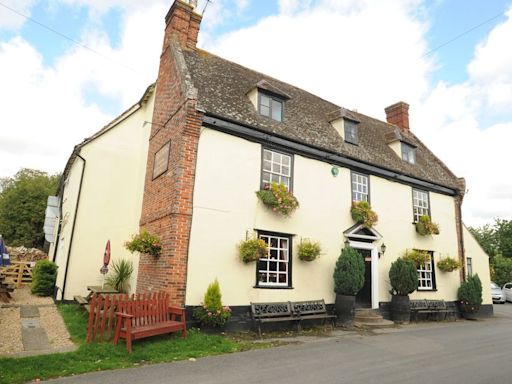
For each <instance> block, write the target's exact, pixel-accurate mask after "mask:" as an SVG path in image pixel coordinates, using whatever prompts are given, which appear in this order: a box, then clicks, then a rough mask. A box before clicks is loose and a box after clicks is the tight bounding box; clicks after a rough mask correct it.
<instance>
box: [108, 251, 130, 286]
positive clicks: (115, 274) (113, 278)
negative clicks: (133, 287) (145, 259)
mask: <svg viewBox="0 0 512 384" xmlns="http://www.w3.org/2000/svg"><path fill="white" fill-rule="evenodd" d="M132 273H133V263H132V262H131V261H129V260H125V259H120V260H114V262H113V263H112V272H111V273H110V274H109V275H108V276H107V284H108V285H110V286H111V287H112V288H114V289H116V290H118V291H119V292H121V293H129V292H130V278H131V276H132Z"/></svg>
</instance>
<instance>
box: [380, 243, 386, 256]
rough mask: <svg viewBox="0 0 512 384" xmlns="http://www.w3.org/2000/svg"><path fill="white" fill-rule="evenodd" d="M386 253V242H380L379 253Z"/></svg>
mask: <svg viewBox="0 0 512 384" xmlns="http://www.w3.org/2000/svg"><path fill="white" fill-rule="evenodd" d="M385 253H386V244H384V243H382V245H381V246H380V254H381V255H384V254H385Z"/></svg>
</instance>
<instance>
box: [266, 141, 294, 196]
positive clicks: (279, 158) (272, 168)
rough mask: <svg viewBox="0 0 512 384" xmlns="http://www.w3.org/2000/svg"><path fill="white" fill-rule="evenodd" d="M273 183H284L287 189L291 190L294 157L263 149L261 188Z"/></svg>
mask: <svg viewBox="0 0 512 384" xmlns="http://www.w3.org/2000/svg"><path fill="white" fill-rule="evenodd" d="M271 183H277V184H281V183H283V184H284V185H285V186H286V188H288V189H289V190H291V185H292V156H291V155H287V154H285V153H281V152H276V151H272V150H270V149H263V159H262V172H261V188H264V187H265V185H267V184H271Z"/></svg>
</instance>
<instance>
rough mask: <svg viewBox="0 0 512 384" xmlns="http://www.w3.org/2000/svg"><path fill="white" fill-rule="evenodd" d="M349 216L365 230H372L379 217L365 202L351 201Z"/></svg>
mask: <svg viewBox="0 0 512 384" xmlns="http://www.w3.org/2000/svg"><path fill="white" fill-rule="evenodd" d="M350 214H351V215H352V219H354V221H355V222H357V223H360V224H363V226H365V227H367V228H372V227H373V226H374V225H375V224H376V223H377V221H378V220H379V216H378V215H377V214H376V213H375V212H374V211H372V209H371V207H370V204H369V203H368V202H367V201H359V202H357V201H353V202H352V207H351V208H350Z"/></svg>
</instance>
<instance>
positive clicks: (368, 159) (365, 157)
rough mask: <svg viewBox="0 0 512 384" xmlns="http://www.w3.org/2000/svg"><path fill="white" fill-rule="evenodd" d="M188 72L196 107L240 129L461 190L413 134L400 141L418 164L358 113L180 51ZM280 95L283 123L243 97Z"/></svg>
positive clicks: (387, 130)
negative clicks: (347, 132)
mask: <svg viewBox="0 0 512 384" xmlns="http://www.w3.org/2000/svg"><path fill="white" fill-rule="evenodd" d="M182 53H183V56H184V59H185V64H186V67H187V71H188V73H189V74H190V76H191V81H192V83H193V86H194V87H195V88H196V89H197V92H198V93H197V98H198V103H199V105H200V107H201V108H202V109H204V110H205V111H206V113H211V114H214V115H218V116H221V117H225V118H227V119H230V120H234V121H236V122H239V123H240V124H244V125H250V126H254V127H257V128H259V129H261V130H264V131H267V132H269V133H273V134H277V135H280V136H284V137H286V138H289V139H291V140H294V141H298V142H301V143H305V144H308V145H312V146H315V147H319V148H322V149H325V150H328V151H332V152H336V153H337V154H340V155H342V156H345V157H348V158H351V159H355V160H358V161H361V162H364V163H368V164H372V165H376V166H378V167H382V168H385V169H388V170H392V171H394V172H397V173H400V174H404V175H408V176H412V177H415V178H418V179H421V180H425V181H429V182H432V183H435V184H438V185H441V186H445V187H449V188H453V189H459V188H460V187H461V184H460V181H459V180H458V178H457V177H456V176H455V175H454V174H453V173H452V172H451V171H450V170H449V169H448V168H447V167H446V166H445V165H444V164H443V163H442V162H441V161H440V160H439V159H438V158H437V157H436V156H435V155H434V154H432V152H430V150H428V149H427V148H426V147H425V145H424V144H423V143H422V142H421V141H420V140H419V139H418V138H417V137H416V136H415V135H414V134H412V133H410V132H408V133H406V132H401V131H400V137H401V140H402V141H405V142H407V143H411V144H413V145H414V146H416V147H417V153H416V164H414V165H412V164H409V163H407V162H405V161H403V160H402V159H401V158H399V157H398V156H397V155H396V153H395V152H394V151H393V150H392V149H391V148H390V147H389V146H388V144H387V143H389V138H390V136H391V135H393V134H395V132H396V130H397V127H396V126H395V125H391V124H388V123H386V122H383V121H380V120H377V119H374V118H371V117H369V116H366V115H363V114H361V113H358V112H354V111H349V110H346V109H344V108H342V107H340V106H338V105H336V104H333V103H331V102H328V101H326V100H323V99H322V98H320V97H318V96H315V95H313V94H311V93H309V92H306V91H304V90H302V89H300V88H297V87H294V86H292V85H290V84H287V83H284V82H282V81H279V80H276V79H274V78H272V77H270V76H266V75H264V74H261V73H259V72H256V71H253V70H251V69H248V68H246V67H243V66H241V65H238V64H236V63H233V62H230V61H228V60H225V59H222V58H220V57H218V56H215V55H212V54H210V53H208V52H205V51H202V50H183V51H182ZM258 84H260V88H263V87H262V86H261V85H262V84H263V85H265V89H267V90H270V89H274V90H279V92H278V91H275V93H281V94H284V95H287V96H288V97H289V99H288V100H286V102H285V107H284V118H283V121H282V122H277V121H274V120H272V119H270V118H267V117H264V116H261V115H259V114H258V112H257V111H256V109H255V108H254V106H253V104H252V103H251V101H250V100H249V98H248V97H247V93H248V92H249V91H250V90H251V89H253V88H255V87H257V86H258ZM338 117H346V118H348V119H351V120H354V121H357V122H359V125H358V126H359V145H352V144H349V143H345V142H344V140H343V139H342V138H341V137H340V136H339V134H338V133H337V131H336V130H335V129H334V128H333V127H332V125H331V124H330V121H332V120H333V119H336V118H338Z"/></svg>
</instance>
